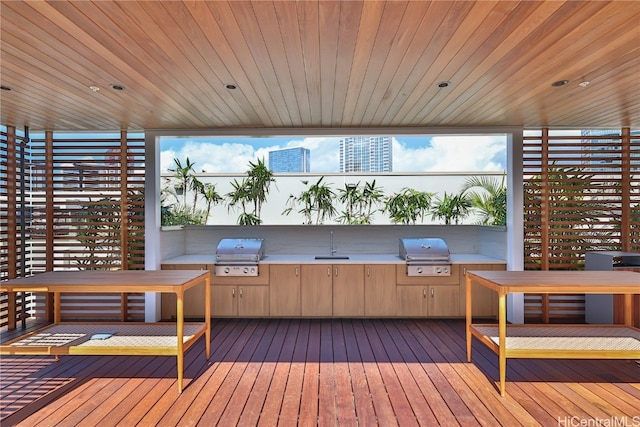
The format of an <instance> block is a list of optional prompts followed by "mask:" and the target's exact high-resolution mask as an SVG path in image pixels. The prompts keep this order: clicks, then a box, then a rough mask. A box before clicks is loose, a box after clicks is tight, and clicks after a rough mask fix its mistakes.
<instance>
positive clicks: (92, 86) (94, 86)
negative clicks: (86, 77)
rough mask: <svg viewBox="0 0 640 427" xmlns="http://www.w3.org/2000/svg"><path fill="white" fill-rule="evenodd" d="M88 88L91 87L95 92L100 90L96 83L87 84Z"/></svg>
mask: <svg viewBox="0 0 640 427" xmlns="http://www.w3.org/2000/svg"><path fill="white" fill-rule="evenodd" d="M89 89H91V91H92V92H97V91H99V90H100V88H99V87H98V86H96V85H91V86H89Z"/></svg>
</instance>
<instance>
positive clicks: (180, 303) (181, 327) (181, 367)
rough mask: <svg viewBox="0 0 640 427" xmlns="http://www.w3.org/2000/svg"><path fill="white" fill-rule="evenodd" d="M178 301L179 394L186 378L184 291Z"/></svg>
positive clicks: (179, 295)
mask: <svg viewBox="0 0 640 427" xmlns="http://www.w3.org/2000/svg"><path fill="white" fill-rule="evenodd" d="M176 301H177V302H176V305H177V307H176V323H177V331H176V332H177V334H176V335H177V336H178V354H177V359H178V360H177V364H178V393H182V379H183V376H184V291H180V292H176Z"/></svg>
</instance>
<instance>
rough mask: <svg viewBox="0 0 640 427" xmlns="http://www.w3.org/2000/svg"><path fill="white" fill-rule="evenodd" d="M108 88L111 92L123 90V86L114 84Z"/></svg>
mask: <svg viewBox="0 0 640 427" xmlns="http://www.w3.org/2000/svg"><path fill="white" fill-rule="evenodd" d="M109 87H110V88H111V89H113V90H124V86H121V85H115V84H113V83H112V84H110V85H109Z"/></svg>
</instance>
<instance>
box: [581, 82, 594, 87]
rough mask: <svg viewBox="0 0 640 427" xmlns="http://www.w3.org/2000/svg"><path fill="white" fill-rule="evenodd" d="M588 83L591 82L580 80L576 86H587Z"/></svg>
mask: <svg viewBox="0 0 640 427" xmlns="http://www.w3.org/2000/svg"><path fill="white" fill-rule="evenodd" d="M590 84H591V82H587V81H584V82H580V83H578V86H580V87H587V86H589V85H590Z"/></svg>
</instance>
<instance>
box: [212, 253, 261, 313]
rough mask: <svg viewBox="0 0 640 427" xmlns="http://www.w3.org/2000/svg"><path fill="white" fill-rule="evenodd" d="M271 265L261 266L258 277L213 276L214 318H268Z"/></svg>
mask: <svg viewBox="0 0 640 427" xmlns="http://www.w3.org/2000/svg"><path fill="white" fill-rule="evenodd" d="M269 267H270V266H269V265H261V266H260V269H259V274H258V276H253V277H246V276H241V277H238V276H216V275H215V274H212V275H211V283H212V285H211V315H212V316H213V317H235V316H239V317H268V316H269V270H270V268H269Z"/></svg>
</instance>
